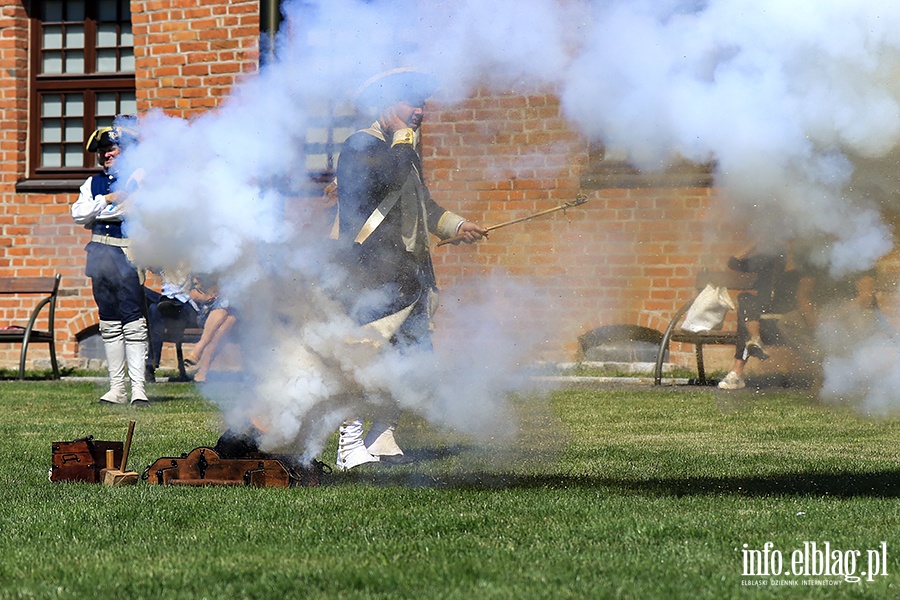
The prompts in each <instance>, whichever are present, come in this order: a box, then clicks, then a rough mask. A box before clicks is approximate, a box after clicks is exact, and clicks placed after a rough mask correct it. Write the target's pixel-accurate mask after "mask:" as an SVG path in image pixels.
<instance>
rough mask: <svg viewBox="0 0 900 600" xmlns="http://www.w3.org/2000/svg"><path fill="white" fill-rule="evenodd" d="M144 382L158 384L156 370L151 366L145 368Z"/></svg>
mask: <svg viewBox="0 0 900 600" xmlns="http://www.w3.org/2000/svg"><path fill="white" fill-rule="evenodd" d="M144 381H146V382H147V383H156V369H154V368H153V367H151V366H150V365H147V366H146V367H144Z"/></svg>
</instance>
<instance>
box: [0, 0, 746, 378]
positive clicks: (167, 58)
mask: <svg viewBox="0 0 900 600" xmlns="http://www.w3.org/2000/svg"><path fill="white" fill-rule="evenodd" d="M272 4H273V3H272V2H260V1H259V0H190V1H189V0H132V1H130V2H128V1H127V0H122V1H119V2H115V1H113V2H95V1H91V0H85V1H84V2H62V1H56V2H53V1H49V2H37V1H33V2H28V1H24V0H0V62H2V65H3V77H2V81H0V111H2V123H3V129H2V132H0V136H2V137H0V276H17V275H18V276H25V275H53V274H56V273H60V274H62V288H63V296H62V297H61V299H60V303H59V308H58V311H57V331H58V338H57V343H58V352H59V355H60V359H61V361H62V363H63V364H64V365H72V366H74V365H76V364H78V362H79V360H80V359H81V358H83V353H80V348H79V341H80V340H83V339H84V338H85V337H86V336H87V335H89V334H90V333H91V332H92V327H93V326H95V325H96V323H97V314H96V309H95V307H94V304H93V300H92V298H91V294H90V286H89V281H88V280H87V279H86V278H85V276H84V273H83V263H84V252H83V246H84V245H85V244H86V242H87V238H88V234H87V232H86V231H85V230H84V229H82V228H81V227H79V226H76V225H75V224H74V223H73V222H72V219H71V217H70V215H69V207H70V205H71V204H72V202H73V201H74V200H75V198H76V194H77V188H78V186H79V185H80V184H81V183H82V182H83V180H84V178H85V177H86V175H87V174H89V172H90V168H91V167H92V166H93V165H92V164H90V161H91V160H92V159H93V157H91V156H89V155H85V154H84V153H83V145H84V139H86V135H88V134H89V133H90V131H92V130H93V128H94V127H95V126H98V125H101V124H107V123H108V122H109V121H110V119H111V116H112V115H114V114H116V113H117V112H118V113H121V112H126V113H127V112H130V111H136V112H137V113H138V114H140V113H144V112H146V111H149V110H152V109H160V110H163V111H165V112H166V113H167V114H169V115H173V116H178V117H183V118H185V119H190V118H191V117H192V116H196V115H198V114H202V113H204V112H205V111H210V110H215V109H216V107H217V106H219V105H220V103H221V102H222V100H223V99H224V98H226V97H227V95H228V94H229V91H230V90H231V89H232V87H233V86H234V85H235V84H236V83H237V82H238V81H239V80H240V79H241V78H242V77H253V76H254V73H255V72H256V70H257V68H258V65H259V60H260V50H259V49H260V32H261V29H265V28H266V27H268V26H270V25H269V21H271V12H272ZM102 11H106V13H105V14H102V15H101V14H100V12H102ZM261 15H264V16H263V17H262V18H261ZM79 60H81V61H83V62H82V63H80V64H79V62H78V61H79ZM423 155H424V156H423V158H424V167H425V170H426V178H427V179H428V180H429V182H430V187H431V191H432V194H433V195H434V196H435V197H436V198H437V199H438V200H439V201H440V202H441V203H442V204H444V205H445V206H446V207H447V208H449V209H451V210H455V211H458V212H460V213H462V214H465V215H467V216H470V217H471V218H474V219H476V220H478V221H479V222H481V223H484V224H491V223H498V222H503V221H506V220H509V219H513V218H517V217H520V216H523V215H527V214H530V213H532V212H535V211H539V210H544V209H548V208H552V207H553V206H556V205H558V204H560V203H563V202H568V201H571V200H573V199H574V198H575V197H576V196H577V195H579V194H584V195H586V196H587V198H588V202H587V204H585V205H584V206H582V207H579V208H577V209H572V210H569V211H567V214H566V215H562V214H559V213H558V214H556V215H554V216H552V217H547V218H546V219H544V220H542V221H541V222H540V223H538V222H537V221H534V222H531V223H527V224H522V225H516V226H511V227H509V228H506V229H504V230H502V231H497V232H495V233H494V234H493V235H492V236H491V238H490V240H488V241H485V242H483V243H480V244H478V245H475V246H449V247H446V248H440V249H437V250H435V251H434V253H433V254H434V259H435V262H436V266H437V269H438V280H439V283H440V284H441V286H442V289H443V292H444V294H445V298H447V299H451V298H453V297H454V295H456V294H461V293H463V291H462V288H460V287H459V286H458V283H459V282H460V280H461V278H462V276H463V275H468V274H479V275H482V274H483V275H485V276H486V275H488V274H491V273H494V272H497V273H499V272H503V273H508V274H509V275H510V276H511V277H512V278H518V279H520V280H522V281H528V282H529V283H530V284H533V285H535V286H537V289H539V290H540V292H541V297H539V298H534V297H531V298H510V299H509V301H510V302H519V303H529V302H530V303H532V305H531V306H530V307H529V309H528V310H527V311H526V312H525V314H528V315H530V316H531V317H533V318H534V319H535V320H534V321H533V322H531V323H524V324H523V325H524V326H527V327H535V328H541V327H544V328H546V330H547V331H548V332H549V333H548V335H547V336H545V337H546V343H545V344H544V346H543V351H542V354H543V355H544V357H549V358H555V359H562V360H566V359H573V358H575V357H576V356H577V353H578V343H577V338H578V336H579V335H581V334H583V333H585V332H586V331H588V330H591V329H593V328H596V327H599V326H602V325H610V324H617V323H628V324H639V325H644V326H647V327H651V328H654V329H657V330H661V329H663V328H664V327H665V325H666V323H667V321H668V318H669V316H670V315H671V314H672V313H673V311H674V310H676V309H677V307H678V306H680V304H681V303H683V302H684V300H685V299H686V298H687V297H688V295H689V294H690V289H691V286H692V282H693V279H694V275H695V273H696V271H697V270H698V268H700V267H701V266H709V267H713V268H722V267H723V266H724V258H725V257H727V256H728V255H729V253H731V252H732V251H733V250H734V249H735V248H737V247H739V246H740V245H742V244H743V243H744V240H743V239H742V237H741V233H742V232H740V231H736V230H733V229H731V228H730V226H729V225H728V224H729V223H734V222H735V220H733V219H732V220H729V219H726V218H722V217H723V216H724V215H727V214H728V211H730V210H731V209H730V208H729V205H728V203H727V202H725V201H724V200H723V199H722V198H720V197H719V195H718V194H717V191H716V189H715V188H713V187H711V186H710V180H709V177H708V174H707V173H705V172H704V171H703V170H702V169H697V168H689V169H687V170H681V171H672V172H670V173H669V174H668V175H666V176H664V177H662V178H657V179H656V180H653V181H650V180H647V179H646V178H643V177H641V176H640V175H639V174H636V173H635V172H634V171H633V170H630V169H629V168H628V167H627V165H624V164H623V163H621V162H618V161H614V160H604V158H605V157H604V154H603V152H602V150H600V149H597V148H592V147H591V145H590V144H589V142H588V141H587V140H586V139H584V138H583V137H582V136H580V135H579V133H578V131H575V130H573V129H572V128H571V126H570V125H569V124H568V123H567V122H566V121H565V120H564V119H563V118H562V116H561V113H560V103H559V100H558V99H557V98H556V97H555V96H554V94H553V91H552V90H546V92H545V93H538V94H534V93H533V94H530V95H520V94H515V93H497V92H489V91H487V88H482V89H480V90H479V91H476V92H475V93H473V94H472V95H471V96H470V97H468V98H466V99H465V100H464V101H462V102H460V103H458V104H453V105H438V104H431V105H430V106H429V107H428V117H427V120H426V123H425V125H424V126H423ZM319 175H321V174H319ZM311 189H313V190H314V188H311ZM312 193H313V192H311V194H312ZM315 193H317V192H315ZM27 311H28V306H26V304H23V303H21V302H19V301H16V300H11V299H2V300H0V325H3V324H6V323H16V322H21V321H22V320H23V319H25V318H27ZM444 319H445V318H444V317H440V316H439V318H438V323H437V325H438V338H439V339H440V337H441V336H446V335H450V332H449V331H447V330H446V321H445V320H444ZM442 324H443V325H444V329H441V327H442ZM721 350H722V352H721V353H720V356H721V357H723V358H724V359H726V360H727V356H728V350H727V349H721ZM17 356H18V348H14V347H4V348H0V365H3V366H12V365H13V364H15V361H16V360H17ZM30 356H31V357H32V359H34V360H38V361H40V360H46V356H47V354H46V350H44V349H43V348H41V347H35V348H34V349H33V350H31V351H30ZM687 357H688V354H687V353H678V352H676V353H674V354H673V359H675V360H678V361H684V360H687Z"/></svg>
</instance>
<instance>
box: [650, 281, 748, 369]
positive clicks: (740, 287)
mask: <svg viewBox="0 0 900 600" xmlns="http://www.w3.org/2000/svg"><path fill="white" fill-rule="evenodd" d="M755 281H756V274H755V273H738V272H736V271H710V270H705V269H704V270H702V271H700V272H699V273H698V274H697V279H696V281H695V283H694V289H695V291H694V295H693V296H692V297H691V299H690V300H688V301H687V302H686V303H685V304H684V306H682V307H681V308H680V309H679V310H678V312H676V313H675V316H673V317H672V320H671V321H669V326H668V327H666V331H665V333H664V334H663V337H662V340H661V341H660V343H659V351H658V352H657V354H656V369H655V371H654V374H653V375H654V377H653V383H654V384H655V385H660V383H661V382H662V368H663V360H664V359H665V356H666V353H667V352H668V350H669V345H670V344H671V343H672V342H678V343H681V344H693V346H694V351H695V354H696V357H697V381H698V383H699V384H700V385H706V384H707V383H708V382H707V379H706V370H705V368H704V364H703V346H711V345H719V346H734V345H735V344H736V343H737V340H738V335H737V331H736V330H725V329H721V330H715V331H703V332H700V333H694V332H692V331H685V330H683V329H681V327H680V326H679V325H680V323H681V321H682V319H683V318H684V316H685V314H686V313H687V311H688V309H689V308H690V307H691V304H693V303H694V300H695V299H696V298H697V296H698V295H699V294H700V292H701V291H703V289H704V288H705V287H706V285H707V284H710V283H711V284H713V285H724V286H725V287H726V288H728V291H729V292H732V300H733V301H734V302H735V303H737V296H736V294H734V293H733V292H741V291H745V290H751V289H753V284H754V282H755Z"/></svg>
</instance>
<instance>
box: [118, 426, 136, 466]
mask: <svg viewBox="0 0 900 600" xmlns="http://www.w3.org/2000/svg"><path fill="white" fill-rule="evenodd" d="M133 435H134V421H131V422H130V423H128V435H127V436H125V449H124V450H122V464H121V465H119V470H120V471H122V472H123V473H124V472H125V465H127V464H128V453H129V452H130V451H131V438H132V436H133Z"/></svg>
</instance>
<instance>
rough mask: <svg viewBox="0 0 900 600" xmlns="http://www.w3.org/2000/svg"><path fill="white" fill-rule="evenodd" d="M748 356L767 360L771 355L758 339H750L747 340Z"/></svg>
mask: <svg viewBox="0 0 900 600" xmlns="http://www.w3.org/2000/svg"><path fill="white" fill-rule="evenodd" d="M747 356H752V357H753V358H757V359H759V360H767V359H768V358H769V355H768V354H766V351H765V350H764V349H763V347H762V344H761V343H759V342H758V341H756V340H750V341H749V342H747Z"/></svg>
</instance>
